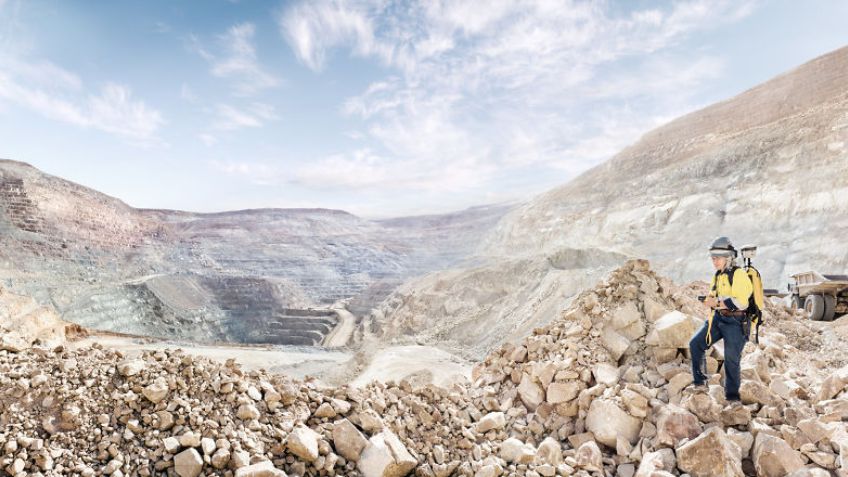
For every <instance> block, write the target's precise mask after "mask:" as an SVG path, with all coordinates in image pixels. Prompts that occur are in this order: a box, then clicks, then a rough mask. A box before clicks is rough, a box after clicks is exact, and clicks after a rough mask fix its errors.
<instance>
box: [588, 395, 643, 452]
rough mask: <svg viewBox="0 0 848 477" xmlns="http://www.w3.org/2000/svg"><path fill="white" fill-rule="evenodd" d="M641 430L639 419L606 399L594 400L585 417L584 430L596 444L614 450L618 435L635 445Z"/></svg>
mask: <svg viewBox="0 0 848 477" xmlns="http://www.w3.org/2000/svg"><path fill="white" fill-rule="evenodd" d="M641 428H642V421H641V420H640V419H637V418H635V417H633V416H631V415H630V414H627V413H626V412H624V411H623V410H622V409H621V408H620V407H619V406H618V405H617V404H616V403H614V402H612V401H610V400H608V399H602V398H599V399H594V400H593V401H592V404H591V405H590V406H589V412H588V414H587V415H586V429H588V430H589V431H591V432H592V433H593V434H594V435H595V439H596V440H597V441H598V442H600V443H601V444H604V445H606V446H608V447H612V448H615V444H616V437H617V436H619V435H620V436H622V437H624V438H625V439H627V440H628V441H629V442H630V443H631V444H635V443H636V440H637V438H638V437H639V431H640V430H641Z"/></svg>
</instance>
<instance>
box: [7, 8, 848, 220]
mask: <svg viewBox="0 0 848 477" xmlns="http://www.w3.org/2000/svg"><path fill="white" fill-rule="evenodd" d="M846 19H848V2H846V1H844V0H814V1H810V2H797V1H793V0H772V1H769V0H712V1H704V0H688V1H644V0H628V1H597V2H587V1H569V0H552V1H549V0H534V1H523V0H486V1H482V2H481V1H480V0H451V1H444V0H421V1H416V0H407V1H401V2H398V1H391V0H361V1H353V0H351V1H348V0H330V1H324V0H307V1H265V0H239V1H233V0H198V1H175V0H144V1H142V0H139V1H129V0H126V1H112V2H90V1H74V0H0V157H2V158H7V159H14V160H18V161H23V162H27V163H29V164H32V165H33V166H35V167H38V168H39V169H41V170H43V171H45V172H47V173H49V174H53V175H56V176H59V177H62V178H65V179H68V180H72V181H74V182H77V183H80V184H82V185H85V186H88V187H91V188H93V189H96V190H98V191H101V192H104V193H106V194H109V195H112V196H115V197H117V198H119V199H121V200H123V201H124V202H126V203H128V204H129V205H131V206H133V207H139V208H166V209H180V210H189V211H197V212H213V211H223V210H239V209H248V208H266V207H285V208H288V207H297V208H301V207H323V208H331V209H342V210H346V211H349V212H352V213H354V214H357V215H360V216H362V217H366V218H384V217H393V216H402V215H419V214H426V213H441V212H447V211H454V210H460V209H464V208H467V207H471V206H475V205H483V204H493V203H514V202H520V201H526V200H529V199H530V198H532V197H533V196H534V195H536V194H539V193H542V192H544V191H546V190H549V189H551V188H553V187H556V186H559V185H562V184H564V183H566V182H568V181H569V180H570V179H572V178H574V177H576V176H577V175H579V174H580V173H581V172H583V171H586V170H587V169H589V168H591V167H593V166H596V165H598V164H600V163H601V162H603V161H604V160H606V159H608V158H609V157H611V156H613V155H614V154H615V153H616V152H617V151H619V150H620V149H622V148H623V147H625V146H627V145H628V144H631V143H633V142H635V141H636V140H638V138H639V137H640V136H641V135H642V134H644V133H645V132H647V131H649V130H651V129H653V128H655V127H657V126H659V125H661V124H663V123H665V122H668V121H670V120H672V119H674V118H675V117H678V116H680V115H683V114H685V113H688V112H691V111H694V110H697V109H699V108H702V107H704V106H707V105H709V104H711V103H714V102H716V101H720V100H723V99H726V98H729V97H731V96H733V95H735V94H738V93H740V92H742V91H744V90H746V89H748V88H750V87H752V86H755V85H756V84H758V83H761V82H763V81H765V80H768V79H769V78H771V77H773V76H775V75H777V74H780V73H782V72H784V71H786V70H789V69H791V68H793V67H795V66H798V65H800V64H801V63H803V62H805V61H808V60H810V59H812V58H815V57H816V56H819V55H822V54H824V53H827V52H829V51H832V50H834V49H837V48H840V47H842V46H846V45H848V28H845V21H846Z"/></svg>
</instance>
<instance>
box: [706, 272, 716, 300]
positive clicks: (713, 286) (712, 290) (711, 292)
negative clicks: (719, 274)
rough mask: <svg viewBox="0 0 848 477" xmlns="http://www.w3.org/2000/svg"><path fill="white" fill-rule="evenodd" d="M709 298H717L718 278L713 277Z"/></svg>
mask: <svg viewBox="0 0 848 477" xmlns="http://www.w3.org/2000/svg"><path fill="white" fill-rule="evenodd" d="M707 296H712V297H714V296H716V276H715V275H713V279H712V280H710V292H709V293H707Z"/></svg>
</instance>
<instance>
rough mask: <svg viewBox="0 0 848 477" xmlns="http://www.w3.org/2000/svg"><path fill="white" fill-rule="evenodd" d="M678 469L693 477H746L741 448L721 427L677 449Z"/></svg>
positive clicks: (706, 432) (712, 429) (711, 429)
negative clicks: (719, 476) (743, 469)
mask: <svg viewBox="0 0 848 477" xmlns="http://www.w3.org/2000/svg"><path fill="white" fill-rule="evenodd" d="M676 453H677V467H679V468H680V470H683V471H684V472H686V473H688V474H689V475H691V476H692V477H711V476H716V475H721V476H726V477H744V475H745V474H744V473H743V472H742V456H741V455H740V452H739V447H738V446H737V445H736V444H734V443H733V441H732V440H730V438H728V437H727V435H726V434H725V433H724V431H723V430H722V429H721V428H719V427H711V428H709V429H707V430H706V431H704V433H703V434H701V435H699V436H698V437H696V438H694V439H692V440H691V441H689V442H687V443H685V444H683V445H682V446H680V447H678V448H677V451H676Z"/></svg>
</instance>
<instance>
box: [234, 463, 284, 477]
mask: <svg viewBox="0 0 848 477" xmlns="http://www.w3.org/2000/svg"><path fill="white" fill-rule="evenodd" d="M235 477H286V473H285V472H283V471H282V470H278V469H276V468H274V464H273V463H272V462H271V461H268V460H266V461H262V462H259V463H257V464H253V465H248V466H246V467H242V468H240V469H237V470H236V475H235Z"/></svg>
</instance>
